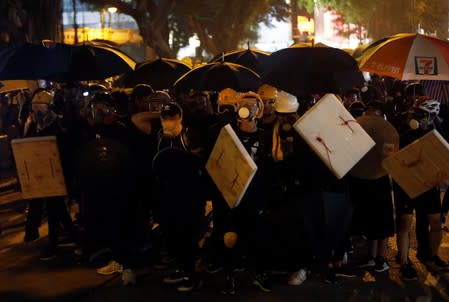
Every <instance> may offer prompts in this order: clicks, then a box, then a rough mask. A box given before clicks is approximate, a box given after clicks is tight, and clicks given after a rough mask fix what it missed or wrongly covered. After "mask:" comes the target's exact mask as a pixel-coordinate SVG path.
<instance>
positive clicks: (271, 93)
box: [257, 84, 278, 100]
mask: <svg viewBox="0 0 449 302" xmlns="http://www.w3.org/2000/svg"><path fill="white" fill-rule="evenodd" d="M257 94H259V95H260V98H261V99H262V100H270V99H276V97H277V95H278V90H277V88H276V87H273V86H271V85H268V84H263V85H262V86H260V87H259V89H257Z"/></svg>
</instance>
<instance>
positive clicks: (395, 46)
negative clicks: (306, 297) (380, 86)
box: [357, 34, 449, 80]
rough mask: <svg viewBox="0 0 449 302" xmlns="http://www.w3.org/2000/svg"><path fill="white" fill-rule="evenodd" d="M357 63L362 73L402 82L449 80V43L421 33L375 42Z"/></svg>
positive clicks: (400, 35)
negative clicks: (374, 74)
mask: <svg viewBox="0 0 449 302" xmlns="http://www.w3.org/2000/svg"><path fill="white" fill-rule="evenodd" d="M357 60H358V62H359V67H360V70H362V71H368V72H372V73H377V74H380V75H384V76H390V77H393V78H396V79H399V80H449V42H446V41H443V40H440V39H437V38H433V37H430V36H425V35H421V34H398V35H395V36H392V37H390V38H386V39H382V40H381V42H380V43H379V41H377V42H374V43H373V44H371V45H370V46H368V47H367V48H366V49H365V50H364V51H363V53H362V54H361V55H360V57H358V59H357Z"/></svg>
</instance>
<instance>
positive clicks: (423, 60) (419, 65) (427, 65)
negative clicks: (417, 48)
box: [415, 57, 438, 75]
mask: <svg viewBox="0 0 449 302" xmlns="http://www.w3.org/2000/svg"><path fill="white" fill-rule="evenodd" d="M415 72H416V74H417V75H437V74H438V68H437V58H435V57H415Z"/></svg>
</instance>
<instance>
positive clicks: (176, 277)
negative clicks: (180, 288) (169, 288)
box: [163, 270, 185, 284]
mask: <svg viewBox="0 0 449 302" xmlns="http://www.w3.org/2000/svg"><path fill="white" fill-rule="evenodd" d="M184 277H185V274H184V272H183V271H180V270H176V271H175V272H174V273H172V274H170V275H168V276H167V277H165V278H164V280H163V282H164V283H166V284H177V283H179V282H181V281H183V279H184Z"/></svg>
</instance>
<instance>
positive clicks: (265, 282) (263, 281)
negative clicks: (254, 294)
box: [253, 273, 272, 293]
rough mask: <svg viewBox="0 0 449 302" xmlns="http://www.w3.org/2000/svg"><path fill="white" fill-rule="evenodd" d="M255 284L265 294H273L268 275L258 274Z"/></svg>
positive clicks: (255, 277)
mask: <svg viewBox="0 0 449 302" xmlns="http://www.w3.org/2000/svg"><path fill="white" fill-rule="evenodd" d="M253 284H254V285H256V286H257V287H259V288H260V289H261V290H262V291H263V292H266V293H269V292H271V289H272V287H271V280H270V277H269V276H268V275H267V274H265V273H264V274H257V275H255V276H254V280H253Z"/></svg>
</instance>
